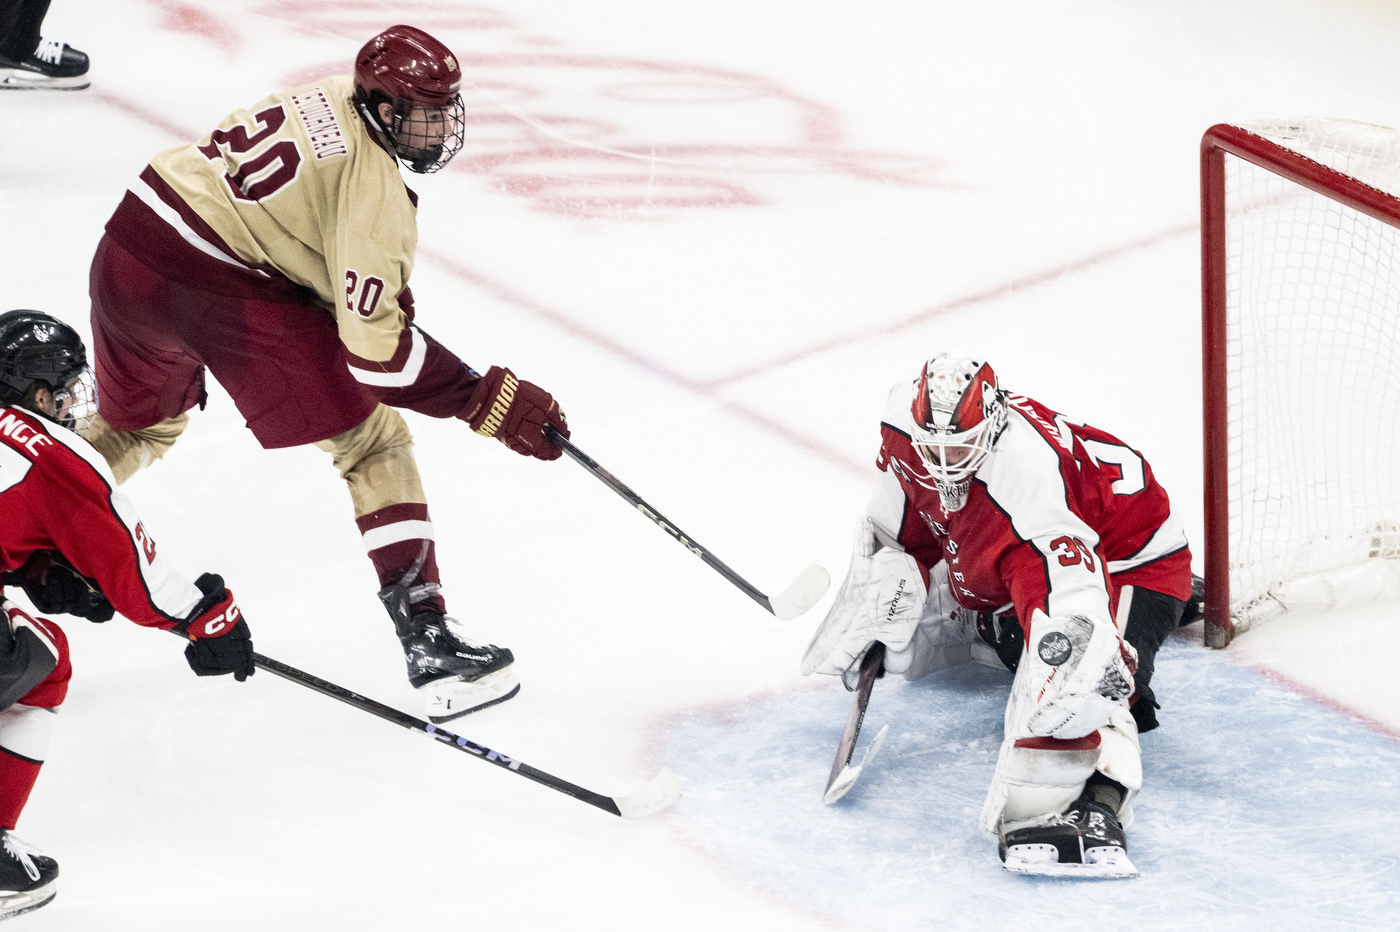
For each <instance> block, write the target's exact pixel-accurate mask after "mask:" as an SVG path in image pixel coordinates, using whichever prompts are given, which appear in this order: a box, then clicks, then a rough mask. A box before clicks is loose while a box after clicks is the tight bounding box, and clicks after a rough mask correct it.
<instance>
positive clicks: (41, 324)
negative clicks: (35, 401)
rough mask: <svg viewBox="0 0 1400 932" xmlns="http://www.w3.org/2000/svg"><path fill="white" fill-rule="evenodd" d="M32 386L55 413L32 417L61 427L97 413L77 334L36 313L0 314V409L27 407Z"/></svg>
mask: <svg viewBox="0 0 1400 932" xmlns="http://www.w3.org/2000/svg"><path fill="white" fill-rule="evenodd" d="M36 386H38V387H40V388H43V389H45V390H47V391H48V392H49V393H50V394H52V395H53V402H54V408H55V411H54V412H53V413H52V414H50V413H48V412H37V413H41V414H46V416H48V417H50V418H52V419H53V420H55V421H57V422H58V423H60V424H62V425H63V426H64V427H67V428H70V429H71V428H72V427H74V426H75V425H76V424H77V422H78V421H79V420H83V419H86V418H88V417H91V416H92V414H93V413H95V412H96V411H97V389H96V387H95V386H94V384H93V379H92V370H91V369H90V368H88V364H87V351H86V350H85V349H84V348H83V340H82V337H80V336H78V332H77V331H76V330H74V329H73V328H72V327H70V326H68V325H67V324H65V323H64V322H63V321H61V320H59V319H58V318H57V317H51V316H50V315H48V314H45V313H42V312H41V311H30V310H19V311H6V312H5V313H4V314H0V403H3V404H7V405H19V404H24V405H25V406H26V407H29V405H30V404H32V401H30V400H29V397H30V394H31V392H32V391H33V389H34V388H35V387H36Z"/></svg>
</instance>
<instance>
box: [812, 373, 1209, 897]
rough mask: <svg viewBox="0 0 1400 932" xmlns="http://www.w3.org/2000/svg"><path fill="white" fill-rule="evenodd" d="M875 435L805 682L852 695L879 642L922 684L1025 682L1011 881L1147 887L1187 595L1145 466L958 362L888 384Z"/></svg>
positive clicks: (1106, 437) (1016, 708)
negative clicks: (1146, 852) (1147, 773)
mask: <svg viewBox="0 0 1400 932" xmlns="http://www.w3.org/2000/svg"><path fill="white" fill-rule="evenodd" d="M880 428H881V434H882V445H881V449H880V454H879V458H878V460H877V461H876V465H877V466H878V467H879V469H880V477H879V480H878V483H877V486H876V488H875V491H874V493H873V494H872V496H871V499H870V504H869V506H868V509H867V513H866V515H864V516H863V517H862V519H861V521H860V522H859V525H858V528H857V537H856V546H855V553H854V556H853V557H852V561H851V569H850V572H849V573H848V575H847V578H846V581H845V583H844V584H843V586H842V588H841V591H840V592H839V593H838V595H837V598H836V601H835V602H834V603H833V605H832V607H831V610H830V612H829V613H828V615H827V617H826V619H825V621H823V622H822V625H821V626H820V627H819V628H818V630H817V632H816V635H815V636H814V638H813V640H812V643H811V646H810V647H809V648H808V650H807V654H806V656H805V658H804V660H803V673H812V672H821V673H829V674H837V675H841V676H843V678H844V679H845V682H846V685H847V688H853V687H854V683H855V677H856V671H857V670H858V669H859V666H860V661H861V659H862V658H863V656H864V655H865V652H866V651H867V650H869V649H870V647H871V646H873V645H874V644H875V643H876V642H879V643H882V644H884V645H885V661H884V664H885V669H886V670H887V671H888V672H891V673H900V674H903V675H904V676H905V677H906V678H908V679H911V680H912V679H918V678H920V677H922V676H925V675H927V674H929V673H931V672H933V671H935V670H938V669H942V668H944V667H947V666H951V665H953V664H955V663H958V662H961V661H964V660H969V659H971V657H972V654H973V649H974V646H975V643H976V642H977V641H979V640H980V641H982V642H984V643H985V644H986V645H989V646H990V647H991V648H993V649H994V650H995V652H996V654H997V656H998V657H999V658H1000V660H1001V662H1002V663H1004V664H1005V665H1006V666H1007V667H1008V668H1009V669H1011V670H1012V671H1013V672H1014V674H1015V676H1014V679H1013V681H1012V685H1011V695H1010V698H1009V700H1008V701H1007V705H1006V718H1005V734H1004V737H1003V740H1002V745H1001V750H1000V753H999V755H998V760H997V765H996V770H995V773H994V774H993V777H992V783H991V787H990V788H989V789H988V791H987V799H986V803H985V804H984V806H983V809H982V815H981V820H980V822H981V828H982V830H983V831H984V832H986V833H988V834H990V835H994V836H995V837H996V839H997V842H998V846H997V847H998V852H999V853H1000V856H1001V859H1002V862H1003V864H1004V865H1005V867H1006V869H1007V870H1010V871H1015V872H1019V873H1027V874H1051V875H1068V876H1104V877H1133V876H1136V875H1137V870H1136V868H1134V867H1133V864H1132V862H1131V861H1130V860H1129V859H1128V853H1127V840H1126V835H1125V829H1127V828H1130V827H1131V825H1132V821H1133V798H1134V797H1135V796H1136V795H1137V793H1138V792H1139V791H1140V790H1141V789H1142V764H1141V758H1140V754H1139V745H1138V734H1139V732H1140V731H1146V730H1148V729H1151V728H1154V727H1156V726H1157V719H1156V714H1155V712H1156V709H1157V708H1158V706H1157V704H1156V701H1155V699H1154V697H1153V694H1152V689H1151V685H1150V683H1151V677H1152V669H1153V658H1154V657H1155V655H1156V652H1157V649H1158V648H1159V647H1160V646H1161V644H1162V641H1163V640H1164V639H1165V638H1166V636H1167V635H1168V634H1169V633H1170V632H1171V631H1172V630H1173V629H1174V628H1175V627H1176V626H1177V624H1178V623H1180V621H1181V619H1182V613H1183V609H1184V608H1185V606H1186V602H1187V600H1188V599H1190V598H1191V582H1192V580H1191V554H1190V550H1189V549H1188V546H1187V542H1186V537H1185V535H1184V534H1183V532H1182V529H1181V525H1180V522H1179V520H1178V519H1177V517H1176V516H1175V515H1174V514H1173V513H1172V510H1171V506H1170V503H1169V501H1168V499H1167V494H1166V492H1165V491H1164V490H1163V489H1162V487H1161V485H1160V484H1158V482H1157V481H1156V479H1155V478H1154V476H1153V474H1152V470H1151V468H1150V467H1149V466H1148V464H1147V462H1146V461H1145V460H1144V459H1143V458H1142V456H1141V455H1140V454H1139V453H1137V451H1135V450H1133V449H1132V448H1131V447H1128V446H1126V445H1125V444H1123V443H1122V442H1121V441H1120V440H1118V439H1117V438H1115V437H1113V436H1112V435H1110V434H1107V433H1105V432H1103V431H1101V430H1096V429H1095V428H1093V427H1089V426H1088V425H1085V424H1079V423H1075V422H1072V421H1070V420H1068V419H1067V418H1066V417H1064V416H1063V415H1061V414H1058V413H1056V412H1055V411H1052V410H1050V409H1049V408H1047V407H1045V406H1044V405H1042V404H1040V403H1038V402H1036V401H1033V400H1032V399H1030V398H1026V397H1024V396H1021V395H1013V394H1010V393H1008V392H1007V391H1005V390H1003V389H1002V388H1001V387H1000V385H999V384H998V381H997V377H996V374H995V373H994V372H993V370H992V367H991V366H990V365H988V364H987V363H986V362H985V361H982V360H981V359H979V358H973V357H970V356H966V355H961V354H954V353H943V354H940V355H937V356H934V357H933V358H932V359H930V360H928V362H927V363H926V364H925V365H924V367H923V370H922V371H921V373H920V375H919V378H918V379H916V380H914V382H913V383H912V384H910V383H907V382H906V383H901V384H899V385H896V386H895V387H894V389H893V390H892V391H891V393H890V398H889V401H888V403H887V405H886V410H885V414H884V417H883V421H882V423H881V425H880ZM981 650H983V651H984V652H985V653H987V654H990V651H987V650H986V649H985V648H982V649H981ZM993 662H995V661H993Z"/></svg>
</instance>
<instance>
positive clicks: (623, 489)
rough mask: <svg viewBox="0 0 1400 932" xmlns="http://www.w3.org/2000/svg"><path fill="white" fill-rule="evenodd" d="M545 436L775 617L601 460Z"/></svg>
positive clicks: (550, 432)
mask: <svg viewBox="0 0 1400 932" xmlns="http://www.w3.org/2000/svg"><path fill="white" fill-rule="evenodd" d="M544 435H545V437H547V438H548V439H549V442H550V443H552V444H554V445H555V446H556V447H558V448H559V449H561V450H563V451H564V452H565V453H567V454H569V456H570V457H572V458H573V460H574V461H575V462H576V463H578V464H579V465H580V466H582V467H583V468H584V469H586V470H588V471H589V472H591V473H592V474H593V475H595V476H597V477H598V479H599V481H601V482H602V483H603V484H604V485H606V486H607V487H608V488H610V489H612V490H613V491H614V492H616V493H617V494H618V495H620V496H622V497H623V499H625V500H626V501H627V502H628V503H629V504H631V505H632V507H633V508H636V509H637V510H638V511H640V512H641V513H642V514H644V515H646V516H647V517H648V518H650V519H651V522H652V523H653V524H655V525H656V526H657V527H659V528H661V530H663V531H665V532H666V533H667V534H670V535H671V536H672V537H673V538H675V540H676V543H678V544H680V545H681V546H682V547H684V548H685V549H686V550H689V551H690V552H691V553H693V554H695V555H696V556H697V557H699V558H700V559H702V560H704V561H705V562H706V563H707V564H709V566H710V568H711V569H713V570H714V571H715V572H717V573H719V574H720V575H721V576H723V577H724V578H725V579H727V580H729V581H730V582H731V583H733V584H734V586H735V587H736V588H738V589H739V591H740V592H742V593H744V595H746V596H748V597H749V598H751V599H753V600H754V601H755V602H757V603H758V604H759V605H761V606H763V608H764V610H765V611H767V612H768V613H769V614H772V613H773V603H772V602H770V601H769V600H768V596H766V595H764V594H763V593H762V592H760V591H759V590H758V589H756V588H754V587H753V586H752V585H751V584H750V583H749V581H748V580H746V579H744V577H742V576H740V575H739V574H738V573H736V572H734V571H733V570H732V569H730V568H729V567H728V566H725V565H724V561H722V560H721V559H720V558H719V557H717V556H715V555H714V554H713V553H710V551H709V550H707V549H705V548H704V547H702V546H700V545H699V544H697V543H696V542H695V541H693V540H691V539H690V537H689V536H687V535H686V534H685V533H684V532H683V531H681V529H680V528H678V527H676V525H675V524H674V523H672V522H671V520H670V519H669V518H667V517H665V516H664V515H662V514H661V513H660V512H659V511H657V510H656V509H655V508H652V507H651V506H650V505H648V504H647V503H646V501H645V500H644V499H643V498H642V497H641V496H640V495H638V494H637V493H636V492H633V491H632V490H631V489H629V488H628V487H627V486H626V484H624V483H623V482H622V481H621V480H619V479H618V478H617V477H616V476H614V475H613V474H612V473H610V472H608V471H607V470H606V469H604V468H603V467H602V466H599V465H598V461H597V460H595V459H593V457H591V456H589V455H588V454H587V453H584V452H583V451H582V450H580V449H579V448H578V447H576V446H574V445H573V444H572V443H570V442H569V441H568V440H566V439H565V438H564V435H563V434H561V433H559V431H557V430H555V429H554V425H552V424H546V425H545V428H544Z"/></svg>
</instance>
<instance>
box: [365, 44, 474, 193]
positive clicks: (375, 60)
mask: <svg viewBox="0 0 1400 932" xmlns="http://www.w3.org/2000/svg"><path fill="white" fill-rule="evenodd" d="M461 88H462V66H461V65H460V64H459V63H458V61H457V56H455V55H453V54H452V50H451V49H449V48H448V47H447V46H445V45H443V44H442V43H441V42H439V41H438V40H437V39H434V38H433V37H432V36H430V35H428V34H427V33H426V32H424V31H423V30H421V29H417V28H415V27H413V26H390V27H389V28H388V29H386V30H384V31H383V32H381V33H380V34H379V35H377V36H375V37H374V38H373V39H370V40H369V41H368V42H366V43H365V45H364V48H362V49H360V54H359V55H358V56H356V58H355V103H356V105H357V107H358V108H359V110H360V114H361V116H363V117H364V118H365V120H366V121H367V122H368V123H369V125H370V127H371V129H372V131H374V132H376V133H378V134H379V135H380V136H381V137H382V138H381V142H383V143H384V144H385V145H386V148H388V149H389V150H390V151H392V152H393V153H395V154H396V155H397V156H398V157H399V158H400V159H402V160H403V162H404V164H405V165H407V166H408V168H409V170H410V171H415V172H420V173H426V172H435V171H437V170H438V169H440V168H442V167H443V166H444V165H446V164H447V163H448V161H450V160H451V158H452V156H454V155H456V154H457V152H458V151H459V150H460V149H461V148H462V143H463V141H464V126H465V119H464V117H465V111H464V109H463V107H462V95H461V93H460V92H461ZM383 103H387V104H389V105H390V107H391V108H392V110H393V117H392V119H390V120H388V121H387V122H386V121H385V120H384V119H383V118H382V114H381V113H380V111H379V105H380V104H383Z"/></svg>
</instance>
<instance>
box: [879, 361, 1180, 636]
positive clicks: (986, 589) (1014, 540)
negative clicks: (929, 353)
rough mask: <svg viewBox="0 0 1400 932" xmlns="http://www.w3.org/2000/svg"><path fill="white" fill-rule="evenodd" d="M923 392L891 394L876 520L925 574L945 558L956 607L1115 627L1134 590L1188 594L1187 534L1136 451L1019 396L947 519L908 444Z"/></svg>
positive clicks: (910, 387) (909, 388) (902, 388)
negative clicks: (1122, 601)
mask: <svg viewBox="0 0 1400 932" xmlns="http://www.w3.org/2000/svg"><path fill="white" fill-rule="evenodd" d="M916 387H917V383H913V384H909V383H902V384H900V385H897V386H895V388H894V389H893V390H891V392H890V397H889V401H888V403H887V405H886V410H885V415H884V418H883V420H882V422H881V424H880V431H881V437H882V443H881V447H880V456H879V458H878V459H877V460H876V464H875V465H876V466H878V467H879V469H880V471H881V476H880V479H879V483H878V485H877V487H876V489H875V492H874V494H873V495H872V496H871V500H870V506H869V514H870V517H871V518H872V519H873V520H874V522H875V523H876V525H877V526H879V527H880V528H882V529H883V530H884V531H885V532H886V533H888V534H889V535H890V536H891V537H892V538H894V539H895V540H897V541H898V542H899V544H900V545H902V546H903V547H904V549H905V550H907V551H908V552H909V553H910V554H911V555H912V556H913V557H914V558H915V559H916V560H918V561H919V562H920V563H921V564H923V565H924V566H925V567H932V566H933V565H934V564H936V563H937V562H938V561H939V560H945V559H946V560H947V562H948V583H949V586H950V587H951V588H952V590H953V594H954V597H955V598H956V599H957V600H958V602H960V603H961V604H962V605H964V606H965V607H967V608H970V609H975V610H979V611H986V610H994V611H1005V610H1007V609H1009V608H1011V607H1012V606H1013V605H1014V607H1015V610H1016V614H1017V617H1018V618H1020V619H1021V623H1022V625H1029V624H1030V619H1031V613H1032V611H1033V610H1034V609H1037V608H1038V609H1040V610H1041V611H1043V612H1045V613H1046V614H1047V615H1051V616H1054V615H1063V614H1083V615H1089V616H1091V617H1095V618H1100V619H1103V620H1106V621H1112V620H1114V618H1115V616H1116V614H1117V600H1118V590H1119V588H1120V587H1122V586H1127V585H1131V586H1139V587H1142V588H1144V589H1151V590H1154V591H1157V592H1161V593H1164V594H1166V595H1170V596H1173V597H1174V598H1178V599H1183V600H1184V599H1186V598H1187V597H1189V596H1190V594H1191V552H1190V549H1189V548H1188V546H1187V542H1186V535H1185V533H1184V532H1183V531H1182V527H1181V522H1180V520H1179V519H1178V518H1177V517H1176V515H1174V514H1173V513H1172V510H1171V503H1170V502H1169V501H1168V500H1167V493H1166V491H1165V490H1164V489H1163V488H1162V487H1161V485H1159V484H1158V482H1157V480H1156V478H1154V477H1153V475H1152V468H1151V467H1150V466H1148V464H1147V461H1146V460H1145V459H1143V458H1142V455H1141V454H1140V453H1138V452H1137V451H1136V450H1134V449H1132V448H1131V447H1129V446H1127V445H1126V444H1124V443H1123V442H1122V441H1121V440H1119V439H1118V438H1116V437H1114V436H1113V435H1112V434H1108V433H1105V432H1104V431H1101V430H1097V429H1096V428H1093V427H1090V426H1088V425H1086V424H1077V423H1074V422H1072V421H1070V420H1069V419H1068V418H1066V417H1065V416H1064V415H1062V414H1058V413H1056V412H1055V411H1052V410H1050V409H1049V408H1047V407H1045V406H1044V405H1042V404H1040V403H1039V402H1036V401H1033V400H1032V399H1030V398H1026V397H1025V396H1022V395H1012V396H1010V399H1009V413H1008V418H1007V425H1006V428H1005V430H1003V431H1002V434H1001V437H1000V439H998V440H997V442H996V446H995V447H993V449H992V452H991V453H990V455H988V457H987V459H986V461H985V462H984V463H983V464H982V466H981V468H980V469H979V470H978V471H977V475H976V476H975V477H974V478H973V479H972V487H971V490H970V491H969V493H968V497H967V503H966V504H965V505H964V506H963V507H962V509H960V510H959V511H955V512H951V513H950V512H947V511H945V510H944V509H943V502H942V499H941V498H940V496H939V494H938V492H937V491H936V490H935V488H934V483H933V478H932V477H931V476H930V475H929V473H928V470H927V468H926V467H925V466H924V462H923V460H922V459H920V457H919V455H918V453H916V452H915V450H914V447H913V444H912V443H911V442H910V439H909V438H910V431H911V429H912V427H913V418H912V415H911V414H910V406H911V404H912V402H913V396H914V390H915V388H916Z"/></svg>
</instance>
